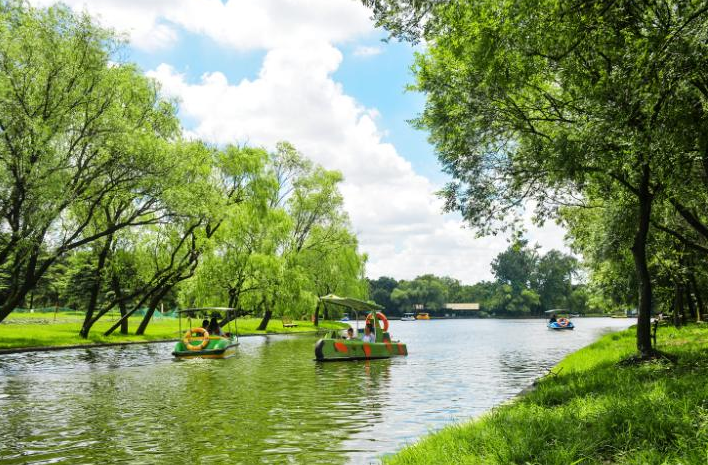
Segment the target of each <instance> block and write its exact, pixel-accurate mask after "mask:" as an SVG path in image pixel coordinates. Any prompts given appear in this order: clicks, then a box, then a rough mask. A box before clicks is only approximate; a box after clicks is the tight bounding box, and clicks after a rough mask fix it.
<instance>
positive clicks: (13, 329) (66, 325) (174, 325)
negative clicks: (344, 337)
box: [0, 313, 348, 349]
mask: <svg viewBox="0 0 708 465" xmlns="http://www.w3.org/2000/svg"><path fill="white" fill-rule="evenodd" d="M141 319H142V318H141V317H136V318H130V321H129V323H128V324H129V328H130V331H131V332H132V331H135V328H137V327H138V325H139V324H140V321H141ZM260 321H261V320H260V318H240V319H239V320H238V321H237V325H238V334H239V336H246V335H259V334H290V333H304V332H313V331H317V330H318V327H315V325H314V324H313V323H312V322H310V321H296V322H295V323H297V326H296V327H283V323H282V321H281V320H280V319H274V320H271V321H270V323H269V325H268V328H267V329H266V331H258V330H256V328H257V327H258V325H259V323H260ZM82 322H83V318H82V316H81V315H80V314H61V313H59V314H57V315H56V316H55V315H54V314H52V313H48V314H47V313H18V314H12V315H10V316H9V317H8V318H7V319H5V321H3V322H2V324H0V349H26V348H42V347H44V348H46V347H64V346H92V345H107V344H123V343H141V342H159V341H164V340H174V339H178V338H180V337H181V336H182V333H180V330H179V321H178V320H177V319H176V318H156V319H154V320H153V321H151V322H150V325H149V326H148V328H147V331H146V333H147V334H144V335H142V336H136V335H134V334H120V333H119V332H117V331H116V332H115V333H113V334H111V335H110V336H104V335H103V333H104V332H105V331H106V330H107V329H108V328H109V327H110V326H111V324H112V321H108V320H107V321H105V322H104V321H99V322H97V323H96V324H95V325H94V327H93V328H92V330H91V333H90V334H89V337H88V339H83V338H81V337H79V329H81V324H82ZM182 325H183V326H182V331H184V330H185V329H186V320H183V321H182ZM347 326H348V325H346V324H344V323H340V322H337V321H320V326H319V329H320V330H323V329H339V328H346V327H347Z"/></svg>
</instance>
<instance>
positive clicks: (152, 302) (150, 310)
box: [135, 284, 174, 336]
mask: <svg viewBox="0 0 708 465" xmlns="http://www.w3.org/2000/svg"><path fill="white" fill-rule="evenodd" d="M172 286H174V284H170V285H169V286H165V287H163V288H162V289H161V290H160V291H159V292H158V293H157V294H155V296H154V297H153V298H152V300H150V304H149V305H148V311H147V312H146V313H145V316H144V317H143V321H141V322H140V326H138V329H137V331H135V335H136V336H142V335H143V334H145V329H147V327H148V324H149V323H150V320H151V319H152V316H153V315H154V314H155V309H156V308H157V306H158V305H159V303H160V301H161V300H162V298H163V297H165V296H166V295H167V293H168V292H170V289H172Z"/></svg>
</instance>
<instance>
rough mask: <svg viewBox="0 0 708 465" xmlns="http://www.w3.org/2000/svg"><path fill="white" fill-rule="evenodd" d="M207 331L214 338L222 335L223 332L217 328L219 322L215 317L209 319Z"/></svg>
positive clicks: (219, 327)
mask: <svg viewBox="0 0 708 465" xmlns="http://www.w3.org/2000/svg"><path fill="white" fill-rule="evenodd" d="M205 321H206V320H205ZM207 331H209V334H212V335H214V336H223V335H224V332H223V331H222V330H221V326H219V322H218V321H217V319H216V317H215V316H213V317H211V321H210V322H209V327H208V328H207Z"/></svg>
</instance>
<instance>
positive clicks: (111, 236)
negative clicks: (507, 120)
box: [0, 0, 367, 337]
mask: <svg viewBox="0 0 708 465" xmlns="http://www.w3.org/2000/svg"><path fill="white" fill-rule="evenodd" d="M120 49H121V42H120V40H118V39H117V38H116V36H115V35H114V34H113V32H111V31H109V30H105V29H102V28H101V27H99V26H98V25H96V24H95V23H94V22H93V21H92V20H91V19H90V17H89V16H88V15H80V16H79V15H75V14H74V13H72V11H71V10H70V9H69V8H67V7H65V6H54V7H50V8H46V9H42V8H33V7H31V6H29V4H27V3H26V2H23V1H19V0H8V1H0V135H1V136H2V137H0V226H1V227H0V231H1V232H0V302H1V304H0V322H1V321H2V320H3V319H5V318H6V317H7V316H8V315H9V314H10V312H12V310H13V309H15V308H16V307H18V306H21V305H26V304H29V305H34V303H35V299H36V303H38V304H41V305H70V306H72V307H74V308H76V309H79V310H81V311H83V312H85V318H84V323H83V325H82V330H81V334H82V336H83V337H88V335H89V332H90V331H91V328H92V327H93V325H94V324H96V323H97V322H98V321H99V320H100V319H101V318H103V317H104V316H105V315H110V314H111V312H115V311H116V310H118V311H119V314H120V315H121V318H120V321H119V322H117V323H116V324H115V325H113V326H111V327H110V328H109V329H107V333H111V332H112V331H113V330H115V329H117V328H118V327H119V326H120V327H121V331H123V332H127V330H128V328H127V325H128V322H129V321H130V315H132V314H136V312H137V311H138V310H139V309H141V308H143V307H144V308H147V310H146V311H145V312H144V317H143V319H142V321H141V323H140V325H139V327H138V328H137V333H138V334H142V333H144V332H145V330H146V328H147V326H148V324H149V322H150V319H151V317H152V315H153V314H154V312H155V311H156V309H157V308H159V307H160V306H164V305H167V306H168V307H173V306H175V305H177V304H178V303H180V304H183V305H190V306H194V305H218V306H224V305H230V306H233V307H236V308H238V309H240V310H242V312H243V313H252V314H259V313H263V312H266V313H267V312H271V313H272V312H275V313H276V314H277V315H281V314H289V315H294V316H300V315H304V314H310V313H312V312H313V311H314V309H315V304H316V301H317V299H316V297H317V296H318V295H322V294H326V293H330V292H337V293H342V294H345V295H350V296H353V297H362V298H363V297H366V292H367V289H366V284H365V282H364V280H363V275H364V264H365V261H366V257H365V256H364V255H362V254H360V253H359V251H358V243H357V240H356V237H355V235H354V234H353V232H352V231H351V226H350V224H349V220H348V217H347V215H346V213H345V212H344V209H343V199H342V196H341V193H340V192H339V184H340V183H341V181H342V175H341V174H340V173H338V172H334V171H328V170H325V169H324V168H322V167H320V166H316V165H314V164H313V163H312V162H311V161H309V160H307V158H305V157H304V156H303V155H302V154H300V153H299V152H298V151H297V150H296V149H295V148H294V147H293V146H292V145H291V144H289V143H287V142H281V143H279V144H277V146H276V150H275V152H273V153H268V152H267V151H266V150H264V149H262V148H255V147H248V146H235V145H226V146H224V147H210V146H207V145H206V144H204V143H202V142H200V141H187V140H184V139H183V138H182V135H181V129H180V127H179V123H178V120H177V118H176V114H175V113H176V111H175V106H174V105H173V103H172V102H170V101H166V100H164V99H163V98H162V97H161V96H160V93H159V88H158V85H157V84H156V82H154V81H153V80H151V79H148V78H146V77H145V76H144V75H143V73H142V72H141V71H140V70H139V69H137V67H136V66H135V65H133V64H131V63H125V62H122V61H120V59H119V55H120V54H119V52H120ZM27 300H29V302H27ZM100 326H101V328H104V325H100Z"/></svg>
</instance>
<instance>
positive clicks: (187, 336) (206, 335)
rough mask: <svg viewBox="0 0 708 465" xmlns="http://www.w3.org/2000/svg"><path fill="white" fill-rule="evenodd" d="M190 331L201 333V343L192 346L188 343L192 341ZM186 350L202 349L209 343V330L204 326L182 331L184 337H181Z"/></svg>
mask: <svg viewBox="0 0 708 465" xmlns="http://www.w3.org/2000/svg"><path fill="white" fill-rule="evenodd" d="M192 333H200V334H201V335H202V343H201V344H199V345H198V346H193V345H192V344H190V342H192ZM182 342H184V345H185V346H186V347H187V350H202V349H203V348H205V347H206V346H208V345H209V331H207V330H206V329H204V328H190V329H188V330H187V332H186V333H184V338H183V339H182Z"/></svg>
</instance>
